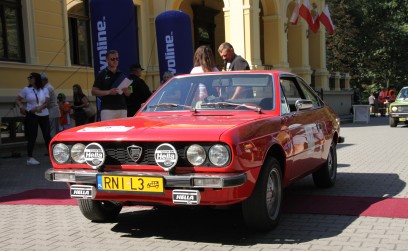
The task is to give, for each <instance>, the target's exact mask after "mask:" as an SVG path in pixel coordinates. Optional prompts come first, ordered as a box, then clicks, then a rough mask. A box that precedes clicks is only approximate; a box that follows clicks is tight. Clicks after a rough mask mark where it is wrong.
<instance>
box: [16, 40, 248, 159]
mask: <svg viewBox="0 0 408 251" xmlns="http://www.w3.org/2000/svg"><path fill="white" fill-rule="evenodd" d="M218 52H219V54H220V57H221V58H222V59H223V61H224V67H223V68H222V69H221V70H223V71H235V70H249V64H248V62H247V61H246V60H245V59H244V58H242V57H241V56H239V55H237V54H235V51H234V48H233V46H232V45H231V44H230V43H227V42H225V43H222V44H221V45H220V46H219V48H218ZM106 62H107V67H106V68H105V69H103V70H102V71H101V72H99V73H98V75H97V76H96V78H95V81H94V84H93V86H92V95H93V96H96V97H98V98H99V99H100V104H99V107H98V108H99V109H98V113H97V111H96V109H95V108H94V105H93V104H92V102H90V100H89V98H88V96H87V95H86V94H84V92H83V90H82V87H81V85H80V84H74V85H73V86H72V94H73V95H72V97H73V98H72V103H71V102H69V101H68V100H67V97H66V95H65V94H64V93H58V94H57V92H56V90H55V88H54V87H53V85H52V84H51V83H50V82H49V80H48V76H47V74H46V73H45V72H42V73H36V72H32V73H31V74H30V75H29V76H28V77H27V81H28V85H27V86H26V87H24V88H23V89H22V90H21V91H20V92H19V94H18V96H17V99H16V104H17V106H18V108H19V109H20V113H21V114H22V115H23V116H25V134H26V138H27V156H28V159H27V165H38V164H40V162H39V161H38V160H36V159H35V158H34V157H33V150H34V147H35V143H36V140H37V132H38V128H40V130H41V132H42V136H43V139H44V142H45V146H46V148H47V149H46V151H47V152H46V154H48V145H49V143H50V141H51V139H52V138H53V137H54V136H55V135H56V134H57V133H59V132H61V131H63V130H66V129H69V128H71V127H74V126H80V125H84V124H87V123H91V122H94V121H96V120H101V121H104V120H110V119H117V118H125V117H131V116H134V115H135V114H136V113H137V111H138V110H139V109H140V107H141V105H142V104H143V103H144V102H146V100H147V99H148V98H149V97H150V96H151V95H152V92H151V91H150V89H149V86H148V85H147V84H146V82H145V81H144V80H143V79H142V78H141V77H142V71H144V69H143V68H142V66H141V65H140V63H135V64H132V65H131V66H130V68H129V75H128V76H125V74H124V73H122V72H121V71H120V69H119V67H118V66H119V52H118V51H116V50H110V51H108V52H107V53H106ZM193 64H194V67H193V68H192V69H191V72H190V73H203V72H212V71H219V69H218V68H217V66H216V63H215V58H214V54H213V51H212V49H211V48H210V47H209V46H206V45H202V46H200V47H198V48H197V49H196V51H195V53H194V58H193ZM173 76H174V74H173V73H172V72H171V71H165V72H164V74H163V76H162V82H161V84H164V83H166V82H167V81H168V80H169V79H171V78H172V77H173ZM123 79H128V80H129V82H130V85H129V86H126V87H124V88H118V86H119V84H120V83H121V82H122V81H123ZM242 91H243V90H240V89H239V88H237V90H236V94H234V95H239V94H240V93H242ZM202 95H205V94H202ZM98 116H99V117H98ZM97 117H98V119H97Z"/></svg>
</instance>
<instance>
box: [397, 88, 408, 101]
mask: <svg viewBox="0 0 408 251" xmlns="http://www.w3.org/2000/svg"><path fill="white" fill-rule="evenodd" d="M406 98H408V88H403V89H402V90H401V91H400V93H399V94H398V97H397V99H406Z"/></svg>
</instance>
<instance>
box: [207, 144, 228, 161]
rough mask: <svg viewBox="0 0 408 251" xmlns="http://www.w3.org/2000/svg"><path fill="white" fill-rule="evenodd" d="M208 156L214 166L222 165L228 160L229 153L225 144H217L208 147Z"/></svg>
mask: <svg viewBox="0 0 408 251" xmlns="http://www.w3.org/2000/svg"><path fill="white" fill-rule="evenodd" d="M208 157H209V159H210V161H211V163H212V164H214V165H215V166H223V165H225V164H226V163H227V162H228V161H229V159H230V154H229V152H228V149H227V147H226V146H224V145H219V144H217V145H213V146H212V147H211V148H210V151H209V152H208Z"/></svg>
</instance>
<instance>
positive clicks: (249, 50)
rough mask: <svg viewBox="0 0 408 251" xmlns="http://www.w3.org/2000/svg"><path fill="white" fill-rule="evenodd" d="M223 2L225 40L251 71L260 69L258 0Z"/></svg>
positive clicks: (225, 0)
mask: <svg viewBox="0 0 408 251" xmlns="http://www.w3.org/2000/svg"><path fill="white" fill-rule="evenodd" d="M246 2H247V1H227V0H224V9H223V11H224V22H225V39H226V41H228V42H230V43H231V44H232V46H234V51H235V52H236V53H237V54H238V55H240V56H242V57H244V58H245V59H246V60H247V61H248V63H249V65H250V67H251V69H257V68H261V67H262V62H261V57H260V44H259V31H260V29H259V12H260V9H259V0H250V1H248V3H246Z"/></svg>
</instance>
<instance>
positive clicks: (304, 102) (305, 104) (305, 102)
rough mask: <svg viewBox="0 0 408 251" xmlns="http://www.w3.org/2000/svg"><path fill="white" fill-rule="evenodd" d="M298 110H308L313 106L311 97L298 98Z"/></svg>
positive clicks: (296, 103) (296, 104)
mask: <svg viewBox="0 0 408 251" xmlns="http://www.w3.org/2000/svg"><path fill="white" fill-rule="evenodd" d="M295 106H296V110H297V111H300V110H307V109H312V108H313V103H312V101H311V100H309V99H298V100H296V102H295Z"/></svg>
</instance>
